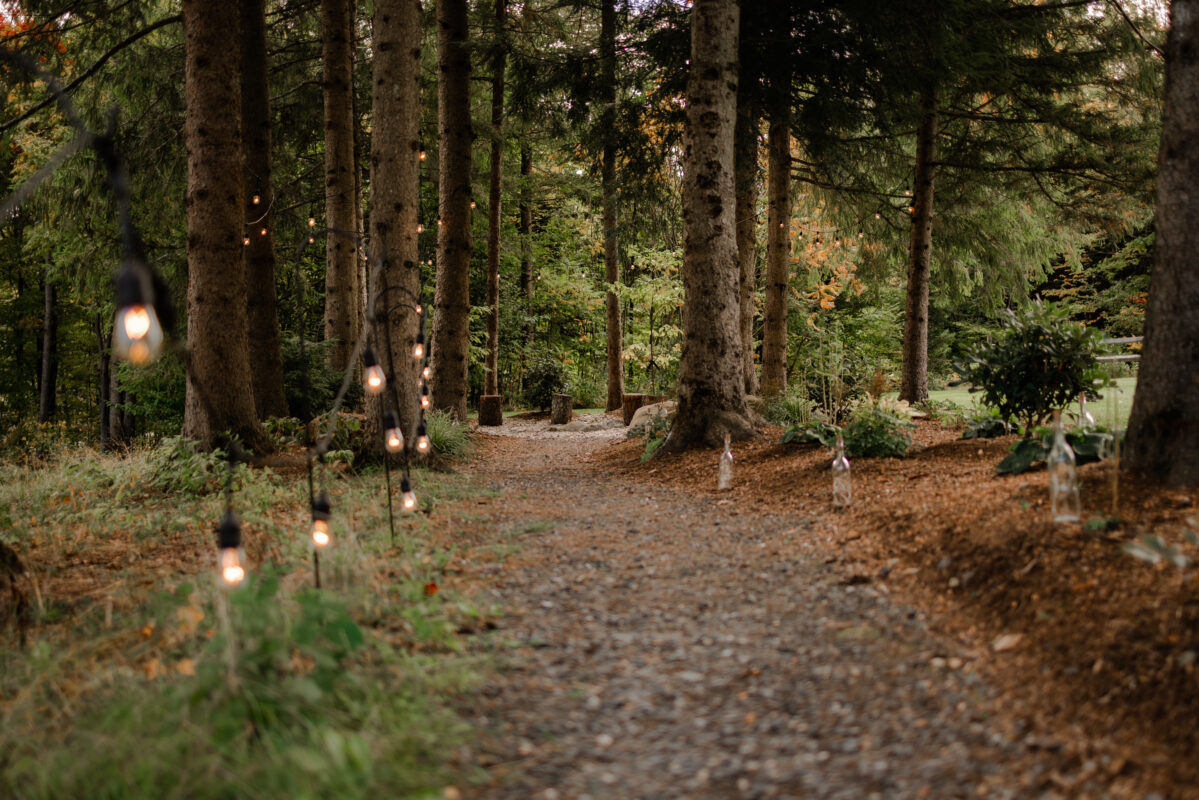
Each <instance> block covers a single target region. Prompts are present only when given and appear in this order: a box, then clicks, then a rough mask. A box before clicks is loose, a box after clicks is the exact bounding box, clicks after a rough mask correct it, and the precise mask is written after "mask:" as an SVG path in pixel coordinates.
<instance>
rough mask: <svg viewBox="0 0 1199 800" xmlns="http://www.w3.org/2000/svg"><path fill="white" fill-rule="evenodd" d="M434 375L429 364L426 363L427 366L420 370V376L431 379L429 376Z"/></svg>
mask: <svg viewBox="0 0 1199 800" xmlns="http://www.w3.org/2000/svg"><path fill="white" fill-rule="evenodd" d="M432 375H433V370H432V369H430V368H429V365H428V364H425V368H424V369H422V370H421V371H420V376H421V377H422V378H424V379H425V380H429V378H430V377H431V376H432Z"/></svg>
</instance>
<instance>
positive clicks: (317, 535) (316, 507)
mask: <svg viewBox="0 0 1199 800" xmlns="http://www.w3.org/2000/svg"><path fill="white" fill-rule="evenodd" d="M332 513H333V508H332V506H331V505H330V504H329V494H328V493H327V492H326V491H325V490H324V489H321V493H320V494H319V495H317V496H316V499H315V500H313V501H312V544H313V546H314V547H327V546H328V545H329V517H330V516H332Z"/></svg>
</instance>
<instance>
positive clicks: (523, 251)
mask: <svg viewBox="0 0 1199 800" xmlns="http://www.w3.org/2000/svg"><path fill="white" fill-rule="evenodd" d="M532 175H533V151H532V150H531V149H530V148H529V146H528V145H527V144H524V143H521V146H520V223H519V225H520V292H521V297H523V298H524V304H525V346H524V351H523V352H524V354H525V355H527V354H528V352H529V350H530V349H531V348H532V347H533V241H532V240H533V205H532V202H531V201H530V199H529V198H530V196H531V194H532V191H531V188H530V186H529V180H530V178H531V176H532ZM525 355H522V356H521V360H520V376H521V381H522V384H521V385H522V387H523V385H524V384H523V381H524V375H525Z"/></svg>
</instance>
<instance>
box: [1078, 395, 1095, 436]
mask: <svg viewBox="0 0 1199 800" xmlns="http://www.w3.org/2000/svg"><path fill="white" fill-rule="evenodd" d="M1078 427H1080V428H1082V429H1084V430H1093V429H1094V428H1095V417H1094V416H1092V415H1091V412H1090V411H1087V393H1086V392H1079V393H1078Z"/></svg>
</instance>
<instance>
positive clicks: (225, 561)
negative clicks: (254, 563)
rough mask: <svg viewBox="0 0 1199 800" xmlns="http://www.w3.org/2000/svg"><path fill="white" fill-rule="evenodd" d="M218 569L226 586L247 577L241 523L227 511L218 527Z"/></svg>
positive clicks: (237, 582)
mask: <svg viewBox="0 0 1199 800" xmlns="http://www.w3.org/2000/svg"><path fill="white" fill-rule="evenodd" d="M217 548H218V553H217V569H218V570H220V572H219V574H220V578H221V582H222V583H223V584H224V585H225V586H237V585H238V584H239V583H241V582H242V581H243V580H245V578H246V567H245V563H246V554H245V553H244V552H242V549H241V524H240V523H239V522H238V521H237V517H236V516H234V514H233V512H232V511H226V512H225V515H224V516H223V517H221V524H220V525H219V526H218V527H217Z"/></svg>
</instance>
